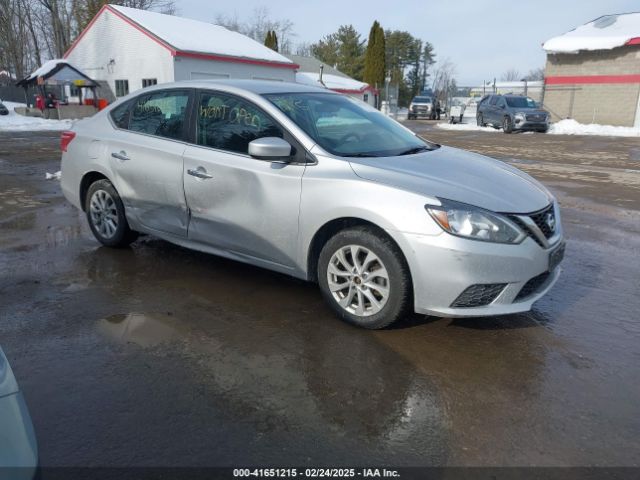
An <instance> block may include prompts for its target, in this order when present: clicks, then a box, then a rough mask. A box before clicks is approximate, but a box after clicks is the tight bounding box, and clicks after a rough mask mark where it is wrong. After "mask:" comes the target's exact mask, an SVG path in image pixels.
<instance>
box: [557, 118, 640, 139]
mask: <svg viewBox="0 0 640 480" xmlns="http://www.w3.org/2000/svg"><path fill="white" fill-rule="evenodd" d="M549 133H552V134H555V135H604V136H609V137H640V128H634V127H614V126H613V125H598V124H596V123H590V124H586V125H585V124H583V123H578V122H576V121H575V120H571V119H567V120H560V121H559V122H556V123H554V124H552V125H551V129H550V130H549Z"/></svg>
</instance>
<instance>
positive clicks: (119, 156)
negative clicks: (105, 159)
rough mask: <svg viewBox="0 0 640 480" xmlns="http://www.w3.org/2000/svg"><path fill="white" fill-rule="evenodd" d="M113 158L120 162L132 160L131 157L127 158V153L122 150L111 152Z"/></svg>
mask: <svg viewBox="0 0 640 480" xmlns="http://www.w3.org/2000/svg"><path fill="white" fill-rule="evenodd" d="M111 156H112V157H113V158H117V159H118V160H122V161H123V162H124V161H125V160H131V159H130V158H129V157H127V152H125V151H124V150H120V151H119V152H111Z"/></svg>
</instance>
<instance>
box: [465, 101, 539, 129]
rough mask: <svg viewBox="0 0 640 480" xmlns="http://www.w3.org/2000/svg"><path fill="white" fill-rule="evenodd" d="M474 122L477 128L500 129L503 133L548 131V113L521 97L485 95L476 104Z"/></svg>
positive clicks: (533, 102)
mask: <svg viewBox="0 0 640 480" xmlns="http://www.w3.org/2000/svg"><path fill="white" fill-rule="evenodd" d="M476 121H477V124H478V126H479V127H484V126H486V125H491V126H493V127H495V128H500V127H502V131H503V132H504V133H512V132H514V131H534V132H543V133H544V132H547V131H548V130H549V113H548V112H547V111H546V110H543V109H542V108H540V107H539V106H538V104H537V103H536V102H535V100H533V99H531V98H529V97H525V96H523V95H500V94H494V95H487V96H486V97H484V98H483V99H482V100H481V101H480V103H479V104H478V109H477V112H476Z"/></svg>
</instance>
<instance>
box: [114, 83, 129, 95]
mask: <svg viewBox="0 0 640 480" xmlns="http://www.w3.org/2000/svg"><path fill="white" fill-rule="evenodd" d="M125 95H129V80H116V97H124V96H125Z"/></svg>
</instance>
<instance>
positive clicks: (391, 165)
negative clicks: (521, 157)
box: [349, 146, 551, 213]
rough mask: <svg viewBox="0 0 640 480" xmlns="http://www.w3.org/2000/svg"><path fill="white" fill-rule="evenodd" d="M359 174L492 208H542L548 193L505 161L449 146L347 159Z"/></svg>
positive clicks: (519, 210) (520, 210) (517, 210)
mask: <svg viewBox="0 0 640 480" xmlns="http://www.w3.org/2000/svg"><path fill="white" fill-rule="evenodd" d="M349 162H350V164H351V167H352V168H353V171H354V172H355V174H356V175H358V176H359V177H361V178H363V179H366V180H371V181H374V182H379V183H384V184H387V185H393V186H395V187H399V188H403V189H405V190H409V191H413V192H416V193H421V194H424V195H427V196H435V197H439V198H446V199H449V200H455V201H458V202H463V203H468V204H470V205H475V206H477V207H481V208H485V209H487V210H491V211H494V212H505V213H528V212H534V211H536V210H541V209H543V208H544V207H546V206H547V205H549V203H550V202H551V195H550V193H549V192H548V191H547V189H546V188H545V187H544V186H542V185H541V184H540V183H539V182H537V181H536V180H534V179H533V178H531V177H530V176H529V175H527V174H526V173H524V172H521V171H520V170H518V169H517V168H514V167H511V166H510V165H507V164H506V163H504V162H501V161H499V160H495V159H493V158H489V157H485V156H483V155H479V154H476V153H471V152H467V151H465V150H459V149H457V148H451V147H444V146H442V147H440V148H438V149H436V150H432V151H429V152H424V153H419V154H416V155H405V156H399V157H382V158H349Z"/></svg>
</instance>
